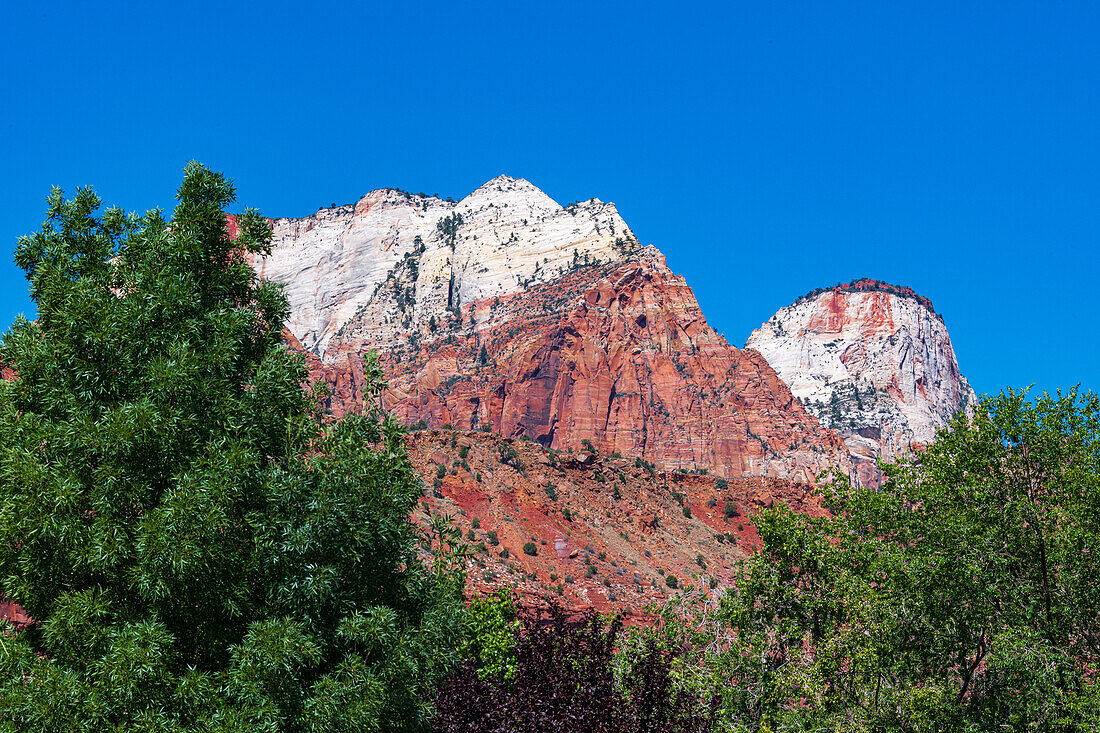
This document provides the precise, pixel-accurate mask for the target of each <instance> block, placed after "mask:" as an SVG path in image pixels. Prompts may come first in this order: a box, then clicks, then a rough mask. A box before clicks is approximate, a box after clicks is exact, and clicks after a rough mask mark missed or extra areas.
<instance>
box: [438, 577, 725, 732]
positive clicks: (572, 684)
mask: <svg viewBox="0 0 1100 733" xmlns="http://www.w3.org/2000/svg"><path fill="white" fill-rule="evenodd" d="M566 581H567V582H568V581H569V579H568V578H567V579H566ZM518 617H519V621H520V626H521V628H520V629H519V630H517V631H516V632H515V639H516V642H515V646H514V647H513V652H512V655H513V656H512V657H511V659H510V661H511V660H514V662H513V663H514V667H512V666H509V668H508V669H509V671H510V672H511V675H510V677H507V678H505V677H504V676H503V675H496V676H493V675H486V674H484V673H482V672H481V670H480V669H479V666H478V662H477V660H474V659H471V660H470V661H468V662H466V663H465V664H464V665H462V666H461V667H460V668H459V669H458V670H457V671H456V672H455V673H454V674H453V675H452V676H451V677H450V678H449V679H448V680H447V682H446V683H445V684H444V685H443V686H442V687H441V689H440V691H439V694H438V696H437V697H436V700H435V706H436V719H435V730H436V731H437V733H460V732H461V733H466V732H468V731H477V732H478V733H506V732H507V733H513V732H514V731H540V732H543V731H545V732H546V733H594V732H596V731H615V733H666V732H667V733H704V732H705V731H710V730H713V729H714V717H715V716H714V714H713V712H712V711H710V710H708V709H706V708H705V707H703V706H702V705H701V704H700V703H699V701H698V699H697V698H696V697H694V696H692V695H691V694H689V693H686V692H683V691H678V690H677V689H676V687H675V685H674V681H673V677H672V674H671V667H672V663H673V656H672V654H671V653H669V652H667V651H664V650H662V649H661V648H660V647H659V646H658V644H657V643H655V642H652V641H651V642H650V643H648V644H646V645H645V646H643V647H642V648H641V649H640V650H639V653H638V654H637V655H636V656H635V657H634V661H633V663H631V664H629V665H626V666H625V668H624V667H620V666H619V665H618V664H617V663H616V659H615V649H616V646H617V645H618V643H619V636H620V632H621V629H622V622H621V621H620V620H619V619H617V618H616V619H614V620H612V621H611V622H610V623H608V622H605V621H604V620H603V619H601V618H600V617H599V616H598V615H596V614H595V613H592V612H589V613H587V614H584V615H570V614H568V613H567V612H566V611H564V610H563V609H562V608H561V607H560V606H557V605H556V604H555V605H551V606H549V607H545V608H541V609H525V610H521V611H519V612H518Z"/></svg>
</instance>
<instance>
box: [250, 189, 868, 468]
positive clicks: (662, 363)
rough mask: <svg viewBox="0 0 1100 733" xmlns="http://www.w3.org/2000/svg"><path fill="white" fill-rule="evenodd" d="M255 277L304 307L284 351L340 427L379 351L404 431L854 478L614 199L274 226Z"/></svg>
mask: <svg viewBox="0 0 1100 733" xmlns="http://www.w3.org/2000/svg"><path fill="white" fill-rule="evenodd" d="M273 229H274V246H273V248H272V253H271V255H270V256H269V257H267V258H265V259H263V260H259V261H257V262H256V263H255V265H256V268H257V270H258V271H259V272H260V273H261V274H262V275H263V277H265V278H268V279H271V280H275V281H278V282H281V283H283V284H284V285H285V287H286V292H287V295H288V297H289V299H290V305H291V317H290V321H289V324H288V326H289V331H290V334H289V335H288V338H289V339H290V340H291V342H292V343H293V344H294V345H296V347H297V348H301V349H302V350H304V351H306V352H307V353H309V354H310V359H311V366H312V368H313V370H314V374H315V376H316V377H318V378H322V379H324V380H325V381H327V382H328V383H329V384H330V385H331V386H332V390H333V394H332V398H331V407H332V409H333V411H334V412H335V413H337V414H341V413H344V412H347V411H353V410H355V409H358V407H359V406H360V405H361V404H362V403H363V401H364V400H365V399H367V398H368V397H367V396H366V395H365V394H364V384H363V354H364V353H365V352H366V351H368V350H376V351H378V352H379V355H380V357H381V361H382V365H383V367H384V370H385V373H386V376H387V379H388V382H389V388H388V390H387V391H386V393H385V394H384V395H382V400H383V403H384V404H385V406H386V407H387V408H388V409H389V410H390V411H392V412H393V413H394V414H395V415H397V416H398V417H399V418H400V419H401V420H402V421H403V422H405V423H406V424H409V425H415V424H418V423H420V422H423V423H424V424H425V425H427V426H429V427H442V426H444V425H452V426H454V427H455V428H462V429H476V428H479V427H483V426H488V427H489V428H490V429H492V430H493V431H495V432H498V433H502V434H503V435H505V436H511V437H518V436H522V435H527V436H529V437H531V438H532V439H534V440H536V441H538V442H539V443H541V444H542V445H544V446H546V447H550V448H555V449H568V448H575V449H576V448H580V447H581V445H582V441H583V440H589V441H592V443H593V444H594V445H595V446H596V447H598V448H599V449H600V450H601V451H603V452H607V453H611V452H616V451H617V452H619V453H621V454H623V455H625V456H631V457H634V456H637V457H642V458H645V459H646V460H649V461H652V462H654V463H656V464H657V465H658V466H662V467H666V468H672V469H678V468H684V469H688V470H694V469H707V470H708V471H711V472H714V473H717V474H718V475H722V476H752V475H767V476H776V477H782V478H791V479H795V480H813V478H814V476H815V475H816V474H817V473H818V472H819V471H820V470H822V469H823V468H825V467H827V466H838V467H840V468H841V470H844V471H848V470H850V463H849V459H848V451H847V449H846V448H845V446H844V444H843V441H842V440H841V438H840V437H839V435H837V434H836V433H835V432H834V431H831V430H827V429H824V428H822V426H821V425H820V424H819V422H818V420H817V419H816V418H815V417H814V416H813V415H811V414H810V413H809V412H807V411H806V410H805V409H804V408H803V406H802V405H801V404H799V402H798V401H797V400H795V399H794V397H793V395H792V394H791V392H790V390H789V389H788V388H787V386H786V385H785V384H784V383H783V382H782V381H781V380H780V379H779V377H778V376H777V375H776V373H775V370H774V369H772V367H771V366H769V365H768V363H767V362H766V360H765V359H764V358H762V357H761V356H760V355H759V354H756V353H755V352H752V351H741V350H740V349H737V348H736V347H734V346H732V345H730V344H728V343H727V342H726V341H725V339H723V338H722V337H721V336H720V335H718V334H717V333H716V332H715V331H714V330H713V329H712V328H711V327H710V326H709V325H708V324H707V322H706V319H705V318H704V317H703V314H702V312H701V309H700V308H699V304H698V302H697V301H696V299H695V295H694V293H693V292H692V290H691V288H690V287H688V285H687V284H686V283H685V282H684V280H683V278H681V277H678V276H676V275H674V274H673V273H672V272H671V271H670V270H669V269H668V267H667V266H666V264H665V259H664V257H663V256H662V255H661V254H660V252H658V251H657V250H656V249H654V248H653V247H641V246H639V244H638V242H637V239H636V238H635V236H634V234H633V233H632V232H631V230H630V229H629V227H627V225H626V224H625V223H624V222H623V220H622V218H621V217H620V216H619V214H618V213H617V211H616V210H615V207H614V205H612V204H606V203H603V202H601V201H598V200H596V199H592V200H589V201H587V202H583V203H579V204H573V205H570V206H565V207H563V206H559V205H558V204H557V203H555V202H554V201H553V200H552V199H550V198H549V197H548V196H546V194H544V193H542V192H541V191H540V190H539V189H537V188H535V187H534V186H533V185H531V184H530V183H528V182H526V181H523V180H517V179H513V178H508V177H500V178H496V179H494V180H492V181H490V182H489V183H487V184H485V185H484V186H481V187H480V188H478V189H477V190H476V191H474V192H473V193H471V194H470V195H469V196H467V197H466V198H464V199H462V200H461V201H458V202H451V201H444V200H441V199H438V198H433V197H426V196H422V195H416V194H407V193H403V192H398V191H394V190H383V191H376V192H374V193H371V194H369V195H367V196H366V197H364V198H363V199H362V200H360V201H359V202H358V203H357V204H356V205H354V206H345V207H337V208H335V209H328V210H322V211H320V212H318V213H317V214H314V215H313V216H310V217H306V218H304V219H277V220H275V221H274V224H273Z"/></svg>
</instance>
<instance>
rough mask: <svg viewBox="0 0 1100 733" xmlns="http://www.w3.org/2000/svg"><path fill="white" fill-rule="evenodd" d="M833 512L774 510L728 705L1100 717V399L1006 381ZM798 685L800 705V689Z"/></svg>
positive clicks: (873, 713)
mask: <svg viewBox="0 0 1100 733" xmlns="http://www.w3.org/2000/svg"><path fill="white" fill-rule="evenodd" d="M885 469H886V475H887V481H886V483H885V484H884V486H883V488H882V490H880V491H879V490H866V489H863V490H854V489H852V488H850V487H848V486H847V484H846V482H844V481H842V480H838V481H837V482H836V483H835V484H834V494H833V496H832V503H833V504H834V507H835V508H836V509H838V510H840V512H839V514H838V515H837V516H836V517H825V518H820V519H814V518H810V517H806V516H804V515H800V514H796V513H794V512H791V511H790V510H787V509H783V508H778V507H777V508H775V509H773V510H771V511H767V512H763V513H762V514H761V515H759V516H758V517H757V522H756V524H757V528H758V531H759V533H760V537H761V540H762V541H763V549H762V551H761V552H760V553H759V554H758V555H756V556H755V557H754V558H753V559H752V560H751V561H750V563H749V566H748V569H747V571H746V572H745V573H744V574H743V575H742V577H741V578H740V579H739V582H738V585H737V591H736V592H735V593H734V594H733V595H732V596H730V597H729V598H728V599H727V602H726V614H727V620H728V623H729V628H731V629H736V634H737V641H736V644H733V645H731V647H732V648H735V649H736V650H737V651H736V653H735V654H734V655H733V656H734V657H735V658H734V659H731V660H726V661H725V663H724V664H725V665H726V666H725V668H727V669H731V670H734V669H735V670H737V674H736V679H735V680H733V682H734V683H735V684H731V686H730V687H731V689H734V688H735V689H736V690H737V692H736V693H735V694H734V695H733V696H732V698H731V699H733V700H734V702H732V703H731V710H732V711H733V714H734V715H735V716H736V717H738V718H739V719H741V720H743V721H745V722H746V724H748V725H749V727H764V726H766V727H770V728H771V729H773V730H778V729H783V728H788V729H789V728H795V727H799V726H810V725H814V726H819V727H824V728H826V729H830V730H945V731H948V730H1019V731H1023V730H1036V731H1078V730H1095V729H1096V727H1097V726H1098V725H1100V690H1098V684H1097V679H1096V676H1095V671H1096V670H1097V669H1098V668H1100V643H1098V642H1100V589H1098V588H1097V584H1096V583H1095V577H1096V574H1097V571H1098V570H1100V561H1098V558H1100V403H1098V400H1097V398H1096V396H1094V395H1092V394H1088V395H1084V396H1082V395H1079V394H1078V393H1077V392H1076V391H1073V392H1070V393H1069V394H1067V395H1061V394H1059V395H1057V396H1051V395H1048V394H1043V395H1042V396H1040V397H1039V398H1037V399H1035V400H1029V399H1028V398H1027V396H1026V394H1024V393H1020V392H1014V391H1011V390H1009V391H1007V392H1005V393H1004V394H1002V395H1000V396H998V397H995V398H992V399H987V400H985V401H984V402H983V403H982V405H981V406H980V407H979V409H978V410H977V411H976V413H975V415H974V417H973V418H967V417H966V416H965V415H959V416H957V417H956V418H955V419H954V420H953V421H952V422H951V424H950V426H949V429H947V430H944V431H941V432H940V434H939V435H938V436H937V438H936V440H935V441H934V442H933V443H932V444H931V445H930V446H929V447H928V448H927V449H926V450H924V451H923V452H921V453H919V454H917V455H916V456H914V457H912V458H911V459H908V460H906V461H903V462H901V463H899V464H897V465H891V466H886V467H885ZM795 701H798V703H799V704H794V703H795Z"/></svg>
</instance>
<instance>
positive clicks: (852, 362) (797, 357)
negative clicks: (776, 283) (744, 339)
mask: <svg viewBox="0 0 1100 733" xmlns="http://www.w3.org/2000/svg"><path fill="white" fill-rule="evenodd" d="M746 347H747V348H751V349H755V350H756V351H759V352H760V353H761V354H763V355H764V358H766V359H767V360H768V363H769V364H771V366H772V367H774V368H775V370H776V371H777V372H778V373H779V376H780V377H782V379H783V381H784V382H786V383H787V384H788V385H789V386H790V389H791V391H792V392H793V393H794V395H795V396H796V397H797V398H798V399H799V400H800V401H801V402H802V403H803V404H804V405H805V406H806V408H807V409H809V410H810V411H811V412H813V413H814V414H815V415H816V416H817V417H818V419H819V420H820V421H821V422H822V423H823V424H824V425H825V426H827V427H830V428H833V429H834V430H836V431H838V432H839V433H840V434H841V435H843V436H844V440H845V443H846V444H847V446H848V448H849V450H850V451H851V453H852V456H853V460H854V462H855V463H856V465H857V468H858V470H859V475H860V476H861V478H862V479H863V480H864V481H865V482H869V483H874V481H875V480H876V479H877V472H876V470H875V468H874V464H875V460H876V459H877V458H878V457H879V456H882V457H884V458H887V459H890V458H894V457H896V456H897V455H899V454H900V453H902V452H904V451H907V450H909V449H910V448H911V447H912V446H913V445H914V444H923V443H928V442H930V441H931V440H932V439H933V438H934V437H935V434H936V431H937V430H938V429H940V428H942V427H943V426H944V425H946V424H947V421H948V420H949V419H950V418H951V416H952V415H954V414H955V413H956V412H957V411H959V410H960V409H963V410H965V409H971V408H972V407H973V406H974V405H975V404H976V403H977V398H976V396H975V394H974V390H973V389H971V388H970V385H969V384H968V383H967V381H966V378H965V377H963V376H962V374H961V373H960V371H959V364H958V360H957V359H956V358H955V350H954V348H953V347H952V346H951V337H950V336H948V334H947V328H946V327H945V326H944V323H943V319H942V318H941V317H940V316H939V315H938V314H937V313H936V312H935V310H933V308H932V304H931V302H930V301H929V300H928V299H927V298H923V297H921V296H919V295H917V294H916V293H914V292H913V291H912V290H910V289H908V288H901V287H897V286H893V285H888V284H886V283H880V282H877V281H873V280H858V281H855V282H853V283H849V284H847V285H842V286H837V287H834V288H828V289H825V290H822V291H816V292H814V293H811V294H810V295H808V296H806V297H803V298H800V299H799V300H798V301H796V302H795V303H794V304H792V305H789V306H787V307H786V308H782V309H781V310H780V311H779V312H778V313H776V314H775V315H774V316H772V317H771V319H769V320H768V321H767V322H766V323H764V324H763V325H762V326H761V327H760V328H758V329H757V330H756V331H754V332H753V333H752V335H751V336H750V337H749V340H748V343H747V344H746Z"/></svg>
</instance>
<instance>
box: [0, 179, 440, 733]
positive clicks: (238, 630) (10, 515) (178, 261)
mask: <svg viewBox="0 0 1100 733" xmlns="http://www.w3.org/2000/svg"><path fill="white" fill-rule="evenodd" d="M177 199H178V202H179V203H178V206H177V208H176V210H175V212H174V214H173V216H172V218H171V220H170V221H166V220H165V219H164V218H163V217H162V216H161V214H160V212H159V211H153V212H149V213H148V214H146V215H144V216H142V217H138V216H136V215H126V214H124V213H123V212H122V211H121V210H120V209H117V208H112V209H109V210H107V211H105V212H104V213H103V215H102V217H101V218H97V211H98V209H99V205H100V202H99V200H98V198H97V197H96V196H95V194H93V193H92V192H91V190H89V189H82V190H80V191H79V192H78V193H77V195H76V196H75V197H74V198H72V199H70V200H66V199H65V198H64V197H63V195H62V193H61V191H59V190H56V189H55V190H54V191H53V192H52V193H51V195H50V197H49V200H48V201H49V213H48V219H47V221H46V222H45V224H44V227H43V229H42V231H41V232H39V233H37V234H35V235H33V236H29V237H24V238H22V239H21V240H20V241H19V244H18V247H17V251H16V261H17V263H18V264H19V265H20V266H21V267H22V268H23V269H24V270H25V271H26V273H27V277H28V279H29V281H30V287H31V294H32V297H33V298H34V300H35V301H36V303H37V308H38V320H37V321H35V322H28V321H26V320H20V321H19V322H17V323H16V324H15V325H14V326H13V327H12V328H11V330H10V331H9V332H8V333H7V334H6V335H5V337H4V339H3V342H2V346H0V362H3V363H5V364H6V365H8V366H9V367H11V368H13V369H14V371H15V373H16V375H17V376H16V377H15V378H14V379H12V380H10V381H6V382H3V383H0V435H2V436H3V440H2V442H0V584H2V588H3V590H4V592H5V594H6V595H7V597H9V598H10V599H12V600H14V601H15V602H17V603H19V604H20V605H21V606H23V607H24V608H25V609H26V611H27V612H28V613H29V614H30V615H31V616H32V617H33V618H34V619H35V620H36V623H35V624H33V625H32V626H31V627H30V628H28V629H26V630H24V631H22V632H19V633H17V634H14V635H12V634H8V635H7V636H6V637H3V638H2V641H3V644H4V648H3V650H2V651H0V730H2V731H17V730H18V731H38V730H41V731H45V730H49V731H77V730H80V731H100V730H148V731H154V730H155V731H199V730H201V731H204V732H206V731H261V730H262V731H306V730H308V731H326V730H340V731H353V730H417V729H419V728H420V727H422V726H423V725H424V721H425V720H426V719H427V715H426V710H425V708H424V705H423V703H422V700H423V699H425V690H426V689H428V686H429V685H430V684H431V683H432V682H433V680H434V679H435V676H436V674H437V673H438V672H440V671H442V669H443V666H444V665H445V664H446V662H447V661H448V651H447V650H448V649H451V648H453V647H454V645H455V639H454V632H453V629H455V628H456V626H455V624H456V621H457V619H458V613H459V610H458V609H459V605H458V604H457V603H456V600H457V599H458V598H459V593H458V591H459V587H460V586H459V585H458V584H457V582H456V581H457V580H458V578H456V577H454V576H444V575H441V574H434V573H432V572H431V571H430V570H429V569H427V568H425V567H424V565H423V564H422V562H421V560H420V559H419V554H418V549H417V535H416V533H415V530H414V528H413V527H412V525H411V524H410V523H409V521H408V513H409V511H410V510H411V508H412V507H413V506H414V505H415V502H416V500H417V498H418V497H419V495H420V488H419V481H418V479H417V478H416V476H415V474H414V473H413V471H412V468H411V466H410V463H409V461H408V458H407V456H406V455H405V453H404V451H403V449H402V447H401V443H400V434H401V433H400V429H399V428H398V427H397V426H396V425H395V423H394V422H392V421H391V420H390V419H389V418H387V417H385V416H384V415H383V414H382V413H381V412H380V411H379V409H378V408H377V407H375V406H368V408H367V409H365V411H364V414H361V415H355V416H350V417H348V418H347V419H345V420H343V421H342V422H328V421H326V420H325V419H324V416H323V415H322V414H321V413H320V412H319V411H318V410H317V409H315V405H317V404H318V398H319V395H318V394H317V393H315V392H312V391H308V390H307V391H303V389H302V387H301V385H302V384H303V382H304V381H305V380H306V379H307V372H306V370H305V368H304V365H303V361H302V359H301V357H300V356H299V355H297V354H293V353H291V352H289V351H288V350H287V349H286V348H285V346H284V345H283V343H282V339H281V333H282V327H283V322H284V320H285V318H286V317H287V312H288V311H287V302H286V300H285V298H284V297H283V295H282V293H281V292H280V290H279V288H277V287H276V286H273V285H272V284H270V283H259V282H257V280H256V278H255V276H254V273H253V270H252V268H251V267H250V265H249V262H248V258H249V257H250V256H256V255H261V254H263V253H266V252H267V251H268V249H269V247H270V237H271V234H270V229H269V227H268V225H267V224H266V222H265V220H264V219H263V218H262V217H261V216H260V215H259V214H258V213H256V212H255V211H252V210H247V211H245V212H244V213H243V214H242V215H241V216H239V217H238V218H237V220H236V222H237V226H238V227H239V234H238V236H236V237H235V238H232V237H230V236H229V233H228V231H227V226H226V219H225V215H224V213H223V212H224V209H225V208H226V207H227V205H229V204H230V203H231V202H233V201H234V200H235V195H234V189H233V187H232V185H231V184H230V182H228V181H227V180H226V179H225V178H224V177H223V176H221V175H220V174H217V173H214V172H211V171H209V170H207V169H205V168H203V167H202V166H200V165H197V164H191V165H189V166H188V167H187V169H186V171H185V175H184V179H183V183H182V185H181V186H180V189H179V191H178V194H177ZM365 370H366V376H367V378H368V380H369V382H370V385H371V387H372V391H373V392H374V393H375V394H377V392H378V390H380V389H381V386H382V382H381V371H380V369H379V368H378V366H377V362H376V361H374V360H371V359H368V360H366V366H365Z"/></svg>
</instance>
